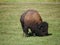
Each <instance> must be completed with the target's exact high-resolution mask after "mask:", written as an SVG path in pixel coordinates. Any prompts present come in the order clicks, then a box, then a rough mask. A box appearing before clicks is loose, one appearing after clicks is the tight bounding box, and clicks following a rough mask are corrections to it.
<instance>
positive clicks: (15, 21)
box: [0, 4, 60, 45]
mask: <svg viewBox="0 0 60 45" xmlns="http://www.w3.org/2000/svg"><path fill="white" fill-rule="evenodd" d="M30 8H31V9H35V10H37V11H38V12H39V13H40V14H41V17H42V19H43V20H44V21H46V22H48V24H49V29H48V30H49V33H50V34H52V35H49V36H44V37H38V36H36V37H34V36H32V37H24V36H23V31H22V27H21V24H20V16H21V14H22V13H23V12H24V11H26V10H27V9H30ZM59 44H60V4H0V45H59Z"/></svg>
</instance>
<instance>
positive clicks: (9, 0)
mask: <svg viewBox="0 0 60 45" xmlns="http://www.w3.org/2000/svg"><path fill="white" fill-rule="evenodd" d="M0 2H60V0H0Z"/></svg>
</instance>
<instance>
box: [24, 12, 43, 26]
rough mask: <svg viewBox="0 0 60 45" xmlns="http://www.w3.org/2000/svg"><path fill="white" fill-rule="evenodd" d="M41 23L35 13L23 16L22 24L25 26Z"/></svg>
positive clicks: (39, 17) (37, 14)
mask: <svg viewBox="0 0 60 45" xmlns="http://www.w3.org/2000/svg"><path fill="white" fill-rule="evenodd" d="M41 22H42V19H41V16H40V14H39V13H37V12H28V13H27V14H26V15H25V18H24V23H25V24H27V25H32V24H36V23H41Z"/></svg>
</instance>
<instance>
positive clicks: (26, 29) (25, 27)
mask: <svg viewBox="0 0 60 45" xmlns="http://www.w3.org/2000/svg"><path fill="white" fill-rule="evenodd" d="M23 32H24V33H25V36H28V27H27V26H24V27H23Z"/></svg>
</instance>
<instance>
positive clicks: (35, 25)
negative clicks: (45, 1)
mask: <svg viewBox="0 0 60 45" xmlns="http://www.w3.org/2000/svg"><path fill="white" fill-rule="evenodd" d="M20 21H21V25H22V28H23V32H24V33H25V34H26V35H28V29H31V33H32V35H43V32H42V31H43V30H42V29H41V25H42V23H43V21H42V18H41V16H40V14H39V13H38V12H37V11H36V10H27V11H26V12H24V13H23V14H22V15H21V18H20ZM45 24H46V23H45ZM46 25H48V24H46ZM46 25H44V26H46ZM42 28H43V27H42ZM45 32H46V33H47V31H45Z"/></svg>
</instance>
